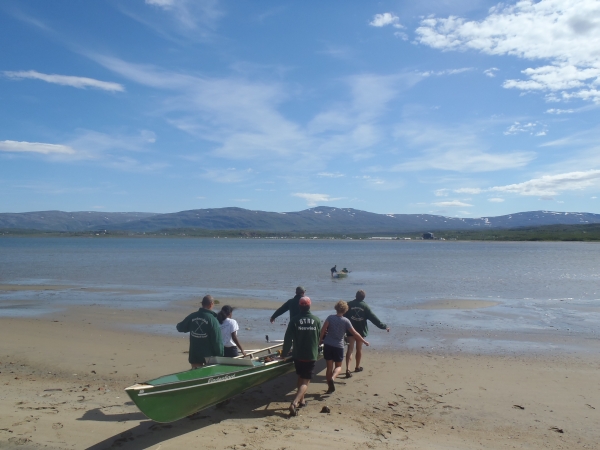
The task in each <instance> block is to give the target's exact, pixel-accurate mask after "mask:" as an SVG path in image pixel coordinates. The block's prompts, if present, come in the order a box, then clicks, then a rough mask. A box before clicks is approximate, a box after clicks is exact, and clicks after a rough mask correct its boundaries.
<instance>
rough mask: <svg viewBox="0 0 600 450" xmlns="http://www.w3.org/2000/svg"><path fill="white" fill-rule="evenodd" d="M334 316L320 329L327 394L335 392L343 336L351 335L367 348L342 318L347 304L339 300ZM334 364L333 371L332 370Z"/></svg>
mask: <svg viewBox="0 0 600 450" xmlns="http://www.w3.org/2000/svg"><path fill="white" fill-rule="evenodd" d="M335 311H336V314H332V315H331V316H329V317H328V318H327V319H326V320H325V323H324V324H323V328H322V329H321V344H323V357H324V358H325V361H327V372H326V374H325V377H326V379H327V385H328V386H329V389H328V390H327V393H328V394H333V393H334V392H335V382H334V380H335V379H336V377H337V376H338V375H339V374H340V372H341V371H342V362H343V361H344V336H345V335H346V333H348V335H352V336H353V337H354V339H356V340H357V341H358V342H360V343H361V344H365V345H366V346H367V347H368V346H369V343H368V342H367V341H365V340H364V339H363V337H362V336H361V335H360V334H358V332H357V331H356V330H355V329H354V328H353V327H352V324H351V323H350V320H348V319H347V318H346V317H344V314H345V313H346V311H348V303H346V302H345V301H343V300H340V301H339V302H337V303H336V304H335ZM334 364H335V369H334V367H333V366H334Z"/></svg>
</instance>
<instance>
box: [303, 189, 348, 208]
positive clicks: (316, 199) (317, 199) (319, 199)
mask: <svg viewBox="0 0 600 450" xmlns="http://www.w3.org/2000/svg"><path fill="white" fill-rule="evenodd" d="M292 195H293V196H294V197H300V198H303V199H304V200H306V204H307V205H308V206H317V205H318V204H319V203H327V202H335V201H338V200H342V199H343V197H338V198H332V197H330V196H329V195H328V194H307V193H301V192H298V193H295V194H292Z"/></svg>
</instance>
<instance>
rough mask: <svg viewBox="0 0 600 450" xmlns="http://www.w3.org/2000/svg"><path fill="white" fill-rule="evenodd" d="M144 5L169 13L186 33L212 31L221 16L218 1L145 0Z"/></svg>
mask: <svg viewBox="0 0 600 450" xmlns="http://www.w3.org/2000/svg"><path fill="white" fill-rule="evenodd" d="M146 4H147V5H151V6H154V7H157V8H160V9H162V10H164V11H167V12H169V13H170V14H171V15H172V16H173V18H174V19H175V20H176V21H177V22H178V24H179V25H181V26H183V28H184V29H185V30H188V31H189V30H196V29H198V28H209V29H212V28H214V27H215V24H216V21H217V20H218V19H220V18H221V17H222V16H223V12H222V11H221V10H220V9H219V7H218V6H219V1H218V0H146Z"/></svg>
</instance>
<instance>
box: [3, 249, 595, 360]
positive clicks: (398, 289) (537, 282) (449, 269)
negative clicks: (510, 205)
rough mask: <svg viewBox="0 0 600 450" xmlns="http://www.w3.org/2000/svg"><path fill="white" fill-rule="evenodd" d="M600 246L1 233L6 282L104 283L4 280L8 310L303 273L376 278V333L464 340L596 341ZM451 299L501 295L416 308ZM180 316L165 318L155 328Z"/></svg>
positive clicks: (252, 290)
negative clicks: (480, 305)
mask: <svg viewBox="0 0 600 450" xmlns="http://www.w3.org/2000/svg"><path fill="white" fill-rule="evenodd" d="M599 251H600V246H599V245H598V244H590V243H481V242H465V243H461V242H439V241H438V242H404V241H387V242H386V241H341V240H336V241H332V240H264V239H260V240H242V239H106V238H98V239H89V238H57V239H52V238H0V284H44V285H45V284H55V285H66V286H76V287H85V288H98V289H91V290H88V291H81V290H79V289H65V290H60V291H20V292H10V291H0V315H3V316H15V315H30V314H40V313H45V312H47V311H51V310H53V309H54V308H58V307H64V305H68V304H91V303H96V304H97V303H102V304H106V305H111V306H115V307H116V306H118V307H130V308H137V307H160V308H164V307H168V304H169V302H172V301H177V300H184V299H189V298H192V297H198V296H202V295H204V294H206V293H211V294H213V295H214V296H216V297H250V298H260V299H267V300H273V305H274V308H275V307H277V306H278V305H279V303H280V302H281V301H282V300H285V299H287V298H289V297H291V295H292V294H293V290H294V287H295V286H297V285H299V284H300V285H303V286H305V287H306V288H307V290H308V292H307V293H308V295H309V296H310V297H311V298H312V299H313V301H318V302H320V301H326V302H331V301H334V300H339V299H346V300H349V299H352V298H353V297H354V293H355V292H356V290H357V289H364V290H366V292H367V301H368V302H369V303H370V304H371V305H372V306H373V308H374V310H375V311H376V313H377V314H378V315H379V316H380V317H381V318H382V319H385V320H386V321H388V322H389V324H390V325H391V326H392V333H390V334H387V333H383V332H381V331H379V330H376V329H374V331H372V333H371V335H372V336H371V340H372V341H373V342H374V343H376V344H378V345H384V346H391V347H394V346H396V347H397V346H402V347H405V348H416V349H420V348H425V349H430V348H434V349H451V350H464V351H524V350H525V351H526V350H527V349H532V350H541V351H543V350H553V349H559V350H562V351H576V350H575V349H577V350H582V349H584V350H585V348H587V349H595V348H596V346H597V339H596V336H597V331H598V330H600V328H598V325H600V267H599V263H598V252H599ZM334 264H337V265H338V269H340V268H342V267H347V268H349V269H350V270H351V271H352V273H351V275H350V276H349V277H348V278H347V279H344V280H332V279H331V277H330V275H329V268H330V267H331V266H333V265H334ZM104 289H107V290H104ZM98 290H103V291H100V292H98ZM443 299H456V300H461V299H470V300H495V301H497V302H499V304H498V305H497V306H494V307H491V308H484V309H462V310H454V309H453V310H440V309H414V307H415V306H417V308H418V305H421V304H423V303H427V302H431V301H435V300H443ZM236 314H237V316H238V317H237V319H238V321H240V325H241V326H244V324H246V325H249V328H251V330H249V331H248V333H247V334H252V333H254V334H255V335H259V334H261V333H264V332H267V333H271V334H272V335H273V334H275V335H278V334H282V330H281V328H277V327H276V326H274V325H270V324H268V320H265V317H264V316H266V317H267V318H268V316H269V315H270V312H265V311H258V310H255V311H238V312H237V313H236ZM320 315H322V316H324V317H325V316H326V315H327V314H326V313H323V314H320ZM265 322H267V323H266V324H265ZM171 328H172V325H171V324H165V328H164V330H163V329H161V328H160V327H157V329H156V330H155V331H157V332H163V331H164V332H171ZM421 330H422V331H421Z"/></svg>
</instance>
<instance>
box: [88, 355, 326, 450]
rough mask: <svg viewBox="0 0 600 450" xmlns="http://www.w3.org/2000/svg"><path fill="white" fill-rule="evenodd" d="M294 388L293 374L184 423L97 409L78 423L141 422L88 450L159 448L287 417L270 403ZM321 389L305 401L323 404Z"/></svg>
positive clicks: (318, 379)
mask: <svg viewBox="0 0 600 450" xmlns="http://www.w3.org/2000/svg"><path fill="white" fill-rule="evenodd" d="M324 368H325V361H323V360H321V361H319V362H317V365H316V367H315V374H318V375H314V376H313V380H312V382H313V383H323V384H325V376H324V373H325V372H324ZM295 387H296V374H295V373H290V374H287V375H284V376H282V377H279V378H277V379H275V380H271V381H269V382H268V383H265V384H262V385H260V386H257V387H255V388H253V389H250V390H248V391H246V392H244V393H243V394H240V395H239V396H237V397H235V399H234V400H233V401H232V402H231V403H229V404H227V405H225V406H222V407H217V406H214V407H212V408H208V409H205V410H203V411H200V412H198V413H196V414H194V415H192V416H189V417H186V418H185V419H181V420H178V421H177V422H172V423H157V422H154V421H152V420H148V419H146V418H145V416H144V415H143V414H142V413H139V412H137V413H126V414H113V415H111V414H104V413H103V412H102V411H100V410H99V409H93V410H90V411H86V412H85V413H84V415H83V416H82V417H81V418H80V419H78V420H95V421H102V422H117V421H127V420H132V421H138V420H139V421H141V422H140V423H139V424H138V425H136V426H134V427H132V428H130V429H129V430H127V431H125V432H123V433H119V434H117V435H115V436H111V437H109V438H107V439H105V440H103V441H102V442H98V443H97V444H95V445H92V446H91V447H88V448H87V450H104V449H115V448H118V449H123V450H142V449H146V448H149V447H152V446H153V445H157V444H160V443H161V442H164V441H166V440H169V439H173V438H176V437H178V436H182V435H184V434H187V433H190V432H193V431H199V430H201V429H203V428H204V427H208V426H210V425H213V424H215V423H219V422H221V421H223V420H227V419H233V418H235V419H246V418H259V417H267V416H274V415H276V416H280V417H288V410H287V405H286V407H285V408H274V407H273V408H272V407H270V405H271V403H272V402H282V401H291V400H292V399H293V394H294V393H295ZM322 392H323V389H322V386H321V385H319V386H318V387H317V386H312V387H309V393H308V394H307V396H306V397H307V398H309V399H311V400H312V401H315V402H320V401H324V400H325V399H326V398H327V397H323V396H322Z"/></svg>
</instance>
